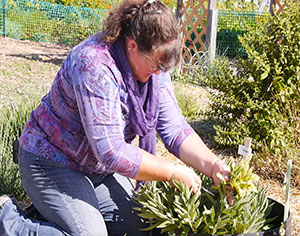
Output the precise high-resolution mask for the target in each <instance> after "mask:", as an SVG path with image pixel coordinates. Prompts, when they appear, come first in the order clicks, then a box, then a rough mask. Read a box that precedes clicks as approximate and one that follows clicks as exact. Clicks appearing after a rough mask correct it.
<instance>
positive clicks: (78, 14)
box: [0, 0, 267, 58]
mask: <svg viewBox="0 0 300 236" xmlns="http://www.w3.org/2000/svg"><path fill="white" fill-rule="evenodd" d="M0 1H2V4H1V3H0V4H1V6H0V34H1V35H2V36H3V37H11V38H16V39H28V40H33V41H44V42H53V43H62V44H71V45H75V44H77V43H78V42H80V41H82V40H83V39H85V38H87V37H88V36H90V35H92V34H94V33H95V32H98V31H100V30H101V23H102V21H103V19H104V18H105V17H106V16H107V14H108V9H93V8H85V7H74V6H65V5H60V4H55V3H50V2H44V1H38V0H0ZM266 15H267V13H255V12H233V11H224V10H221V11H219V16H218V33H217V54H220V55H225V56H228V57H231V58H233V57H237V56H242V57H246V53H245V51H244V49H243V48H242V47H241V45H240V43H239V40H238V35H243V34H244V33H245V32H246V30H249V27H250V29H251V30H255V28H256V26H257V24H259V23H261V22H265V21H266V17H265V16H266ZM205 20H206V19H204V21H205ZM205 23H206V22H204V25H206V24H205ZM199 27H200V26H198V27H197V31H198V30H199V32H200V31H201V29H199ZM196 33H197V32H196ZM189 37H190V39H186V40H188V41H189V42H192V43H195V46H196V47H197V42H193V41H194V40H195V38H196V37H195V35H193V34H191V35H190V36H189ZM202 38H203V40H204V39H205V35H204V36H203V37H202Z"/></svg>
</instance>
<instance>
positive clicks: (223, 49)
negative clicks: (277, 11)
mask: <svg viewBox="0 0 300 236" xmlns="http://www.w3.org/2000/svg"><path fill="white" fill-rule="evenodd" d="M268 15H269V13H266V12H234V11H225V10H223V11H219V14H218V33H217V53H218V54H219V55H225V56H227V57H230V58H235V57H237V56H240V57H244V58H245V57H247V54H246V52H245V49H244V48H243V47H242V46H241V44H240V42H239V40H238V35H244V34H245V33H246V32H247V31H249V30H251V31H253V32H254V31H256V29H257V26H258V25H260V24H264V25H267V20H268V17H267V16H268Z"/></svg>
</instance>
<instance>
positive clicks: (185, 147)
mask: <svg viewBox="0 0 300 236" xmlns="http://www.w3.org/2000/svg"><path fill="white" fill-rule="evenodd" d="M180 159H181V160H182V161H183V162H184V163H186V164H187V165H189V166H192V167H193V168H195V169H196V170H198V171H200V172H201V173H203V174H205V175H207V176H208V177H211V178H212V179H213V180H214V182H215V184H218V183H219V179H218V178H217V176H216V174H217V173H218V172H219V173H221V174H222V175H223V176H224V177H225V180H229V174H230V168H229V166H227V165H226V164H225V163H224V162H223V161H221V160H220V159H219V158H218V157H217V156H216V155H215V154H214V153H213V152H212V151H211V150H210V149H209V148H208V147H207V146H206V145H205V144H204V143H203V141H202V140H201V138H200V137H199V136H198V135H197V134H191V135H189V136H188V137H187V138H186V139H185V140H184V141H183V143H182V144H181V147H180Z"/></svg>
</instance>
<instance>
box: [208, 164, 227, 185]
mask: <svg viewBox="0 0 300 236" xmlns="http://www.w3.org/2000/svg"><path fill="white" fill-rule="evenodd" d="M217 173H220V174H221V175H223V177H224V179H225V181H226V182H228V181H229V177H230V167H229V166H228V165H226V163H225V162H224V161H222V160H217V161H215V162H214V164H213V166H212V171H211V177H212V179H213V181H214V183H215V184H216V185H219V184H220V180H219V178H218V177H217Z"/></svg>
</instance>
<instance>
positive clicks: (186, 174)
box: [170, 164, 202, 193]
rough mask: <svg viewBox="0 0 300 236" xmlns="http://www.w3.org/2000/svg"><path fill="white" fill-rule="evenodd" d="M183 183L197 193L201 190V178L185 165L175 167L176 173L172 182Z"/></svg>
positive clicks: (174, 172)
mask: <svg viewBox="0 0 300 236" xmlns="http://www.w3.org/2000/svg"><path fill="white" fill-rule="evenodd" d="M180 180H181V182H183V183H184V184H186V185H187V186H188V187H189V188H192V191H193V192H194V193H196V192H197V191H198V189H199V188H201V183H202V182H201V179H200V177H199V176H198V175H197V174H196V173H195V172H194V171H193V170H192V169H191V168H189V167H187V166H184V165H180V164H177V165H174V171H173V174H172V177H171V179H170V181H176V182H179V181H180Z"/></svg>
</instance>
